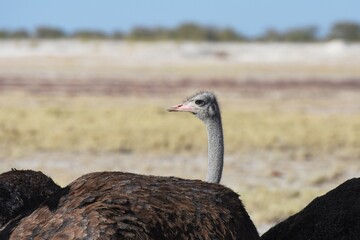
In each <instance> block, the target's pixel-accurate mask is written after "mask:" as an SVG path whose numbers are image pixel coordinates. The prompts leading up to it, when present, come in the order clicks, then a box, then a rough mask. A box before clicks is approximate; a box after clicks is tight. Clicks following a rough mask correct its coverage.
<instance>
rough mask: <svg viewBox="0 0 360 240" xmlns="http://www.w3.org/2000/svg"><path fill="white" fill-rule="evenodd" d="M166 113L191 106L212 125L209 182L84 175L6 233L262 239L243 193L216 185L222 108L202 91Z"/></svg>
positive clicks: (12, 235)
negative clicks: (240, 197)
mask: <svg viewBox="0 0 360 240" xmlns="http://www.w3.org/2000/svg"><path fill="white" fill-rule="evenodd" d="M168 110H169V111H183V112H191V113H193V114H194V115H196V116H197V117H198V118H199V119H201V120H202V121H203V122H204V123H205V125H206V128H207V131H208V138H209V140H208V143H209V146H208V149H209V150H208V153H209V156H208V174H207V178H206V179H207V182H203V181H200V180H186V179H180V178H175V177H156V176H145V175H138V174H132V173H123V172H98V173H90V174H86V175H84V176H82V177H80V178H78V179H77V180H75V181H74V182H72V183H70V184H69V185H68V186H67V187H65V188H63V189H61V190H60V191H57V192H56V193H55V194H53V195H52V197H51V198H50V199H49V200H48V201H46V202H45V203H44V204H42V206H40V207H39V208H38V209H36V210H35V211H34V212H32V213H31V215H29V216H25V217H23V218H19V220H18V221H17V222H16V223H14V224H13V225H12V226H9V227H7V228H5V229H4V230H3V231H2V232H0V238H1V239H239V240H255V239H259V235H258V233H257V230H256V228H255V226H254V224H253V222H252V221H251V219H250V217H249V215H248V214H247V212H246V210H245V208H244V206H243V204H242V203H241V201H240V199H239V196H238V195H237V194H236V193H234V192H233V191H232V190H230V189H228V188H226V187H224V186H221V185H219V184H217V183H218V182H220V179H221V174H222V167H223V153H224V150H223V148H224V146H223V134H222V126H221V117H220V109H219V106H218V104H217V101H216V97H215V95H214V94H213V93H211V92H200V93H198V94H196V95H194V96H192V97H190V98H188V99H187V100H186V101H185V102H183V103H182V104H178V105H175V106H173V107H171V108H169V109H168Z"/></svg>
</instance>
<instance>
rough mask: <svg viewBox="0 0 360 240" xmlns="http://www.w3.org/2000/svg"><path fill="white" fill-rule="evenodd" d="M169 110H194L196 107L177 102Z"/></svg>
mask: <svg viewBox="0 0 360 240" xmlns="http://www.w3.org/2000/svg"><path fill="white" fill-rule="evenodd" d="M167 110H168V111H169V112H192V113H193V112H194V110H195V109H194V108H192V107H191V106H189V105H186V104H184V103H181V104H177V105H175V106H172V107H169V108H168V109H167Z"/></svg>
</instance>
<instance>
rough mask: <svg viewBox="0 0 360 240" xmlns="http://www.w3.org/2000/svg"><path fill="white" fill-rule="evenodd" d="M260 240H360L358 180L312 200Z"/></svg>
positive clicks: (359, 182)
mask: <svg viewBox="0 0 360 240" xmlns="http://www.w3.org/2000/svg"><path fill="white" fill-rule="evenodd" d="M261 239H264V240H287V239H291V240H305V239H306V240H355V239H360V178H353V179H350V180H348V181H346V182H345V183H343V184H341V185H340V186H338V187H337V188H335V189H333V190H331V191H330V192H328V193H326V194H325V195H323V196H321V197H318V198H315V199H314V200H313V201H312V202H311V203H310V204H309V205H308V206H307V207H305V208H304V209H303V210H301V211H300V212H299V213H297V214H295V215H293V216H291V217H289V218H288V219H286V220H285V221H283V222H281V223H279V224H278V225H276V226H275V227H273V228H271V229H270V230H269V231H268V232H266V233H265V234H264V235H263V236H262V237H261Z"/></svg>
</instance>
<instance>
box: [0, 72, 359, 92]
mask: <svg viewBox="0 0 360 240" xmlns="http://www.w3.org/2000/svg"><path fill="white" fill-rule="evenodd" d="M174 89H176V92H184V91H187V90H189V89H212V90H218V91H225V92H237V93H239V92H248V93H261V92H264V91H273V90H291V89H297V90H306V89H308V90H310V89H312V90H360V79H345V80H343V81H334V80H326V79H304V80H297V79H295V80H291V79H289V80H271V81H268V80H266V81H261V80H251V79H249V80H237V79H230V78H228V79H208V80H198V81H194V80H193V79H190V78H188V79H186V78H184V79H178V80H171V81H170V80H169V81H168V80H166V79H162V80H158V79H153V80H146V81H139V80H134V79H106V78H102V79H87V80H86V81H81V80H79V79H58V80H57V81H50V80H48V79H46V78H42V79H41V78H40V79H36V80H29V79H24V78H11V77H1V76H0V91H3V92H4V91H24V92H29V93H46V94H57V93H61V94H69V95H73V94H96V95H124V94H125V95H129V94H134V93H135V94H146V95H152V94H161V95H166V94H168V93H173V92H174Z"/></svg>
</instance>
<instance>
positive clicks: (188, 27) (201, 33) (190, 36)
mask: <svg viewBox="0 0 360 240" xmlns="http://www.w3.org/2000/svg"><path fill="white" fill-rule="evenodd" d="M173 36H174V38H175V39H177V40H191V41H205V40H207V39H208V38H211V33H210V32H209V31H207V30H206V29H204V28H203V27H201V26H199V25H197V24H194V23H184V24H181V25H180V26H178V27H177V28H175V29H174V32H173Z"/></svg>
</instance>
